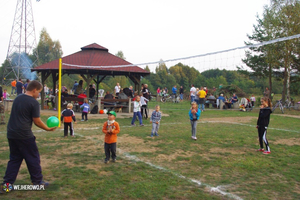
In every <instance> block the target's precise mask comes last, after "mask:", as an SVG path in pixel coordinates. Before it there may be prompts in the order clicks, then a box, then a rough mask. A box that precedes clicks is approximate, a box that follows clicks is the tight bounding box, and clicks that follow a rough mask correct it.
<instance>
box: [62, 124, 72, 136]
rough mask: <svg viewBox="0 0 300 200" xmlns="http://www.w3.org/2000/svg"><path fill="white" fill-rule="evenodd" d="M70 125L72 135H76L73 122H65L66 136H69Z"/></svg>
mask: <svg viewBox="0 0 300 200" xmlns="http://www.w3.org/2000/svg"><path fill="white" fill-rule="evenodd" d="M69 127H70V135H71V136H73V135H74V129H73V122H68V123H66V122H64V136H68V129H69Z"/></svg>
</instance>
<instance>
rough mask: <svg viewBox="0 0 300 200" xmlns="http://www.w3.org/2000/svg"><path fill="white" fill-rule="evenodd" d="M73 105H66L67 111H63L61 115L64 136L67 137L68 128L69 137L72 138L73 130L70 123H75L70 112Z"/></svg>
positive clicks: (73, 114) (72, 112) (73, 116)
mask: <svg viewBox="0 0 300 200" xmlns="http://www.w3.org/2000/svg"><path fill="white" fill-rule="evenodd" d="M72 108H73V104H71V103H68V105H67V109H64V110H63V111H62V113H61V121H63V122H64V136H65V137H68V127H70V135H71V136H72V137H74V129H73V123H72V121H74V122H75V124H76V123H77V122H76V118H75V113H74V111H73V110H72Z"/></svg>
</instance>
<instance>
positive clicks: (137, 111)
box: [131, 96, 144, 126]
mask: <svg viewBox="0 0 300 200" xmlns="http://www.w3.org/2000/svg"><path fill="white" fill-rule="evenodd" d="M141 107H142V104H141V102H140V96H137V97H136V99H135V101H134V102H133V117H132V121H131V126H135V124H134V122H135V119H136V116H138V118H139V121H140V126H144V124H143V120H142V115H141Z"/></svg>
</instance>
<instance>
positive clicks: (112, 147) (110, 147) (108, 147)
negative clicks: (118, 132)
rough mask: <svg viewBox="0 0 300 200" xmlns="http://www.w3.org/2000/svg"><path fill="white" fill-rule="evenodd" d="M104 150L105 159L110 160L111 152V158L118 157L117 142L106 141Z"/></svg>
mask: <svg viewBox="0 0 300 200" xmlns="http://www.w3.org/2000/svg"><path fill="white" fill-rule="evenodd" d="M104 151H105V160H106V161H109V159H110V154H111V158H112V159H113V160H114V159H116V157H117V156H116V152H117V143H111V144H108V143H104Z"/></svg>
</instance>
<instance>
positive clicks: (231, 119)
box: [201, 117, 257, 123]
mask: <svg viewBox="0 0 300 200" xmlns="http://www.w3.org/2000/svg"><path fill="white" fill-rule="evenodd" d="M253 119H257V117H223V118H206V119H205V120H203V122H205V121H212V122H235V123H239V122H240V123H246V122H251V121H252V120H253ZM201 121H202V120H201Z"/></svg>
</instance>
